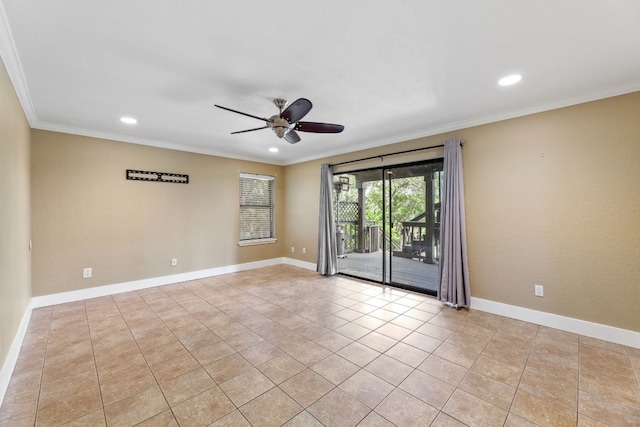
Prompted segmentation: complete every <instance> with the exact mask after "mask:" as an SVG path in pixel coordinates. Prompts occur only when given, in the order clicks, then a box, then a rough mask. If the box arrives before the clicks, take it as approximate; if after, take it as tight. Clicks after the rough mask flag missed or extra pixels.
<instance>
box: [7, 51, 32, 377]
mask: <svg viewBox="0 0 640 427" xmlns="http://www.w3.org/2000/svg"><path fill="white" fill-rule="evenodd" d="M29 138H30V137H29V123H28V122H27V119H26V117H25V115H24V113H23V112H22V107H21V105H20V102H19V101H18V97H17V96H16V93H15V91H14V89H13V86H12V84H11V81H10V80H9V77H8V75H7V72H6V70H5V68H4V64H3V63H2V62H1V61H0V367H1V366H2V365H3V364H4V362H5V360H6V359H7V355H8V353H9V349H10V347H11V344H12V342H13V340H14V338H15V336H16V333H17V331H18V327H19V325H20V321H21V320H22V316H23V314H24V312H25V309H26V308H27V304H28V302H29V298H30V296H31V254H30V253H29V237H30V227H31V217H30V215H31V208H30V201H29V149H30V142H29Z"/></svg>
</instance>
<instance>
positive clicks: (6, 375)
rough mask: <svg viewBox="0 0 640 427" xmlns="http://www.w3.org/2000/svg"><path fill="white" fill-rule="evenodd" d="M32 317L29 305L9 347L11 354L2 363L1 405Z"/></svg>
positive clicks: (0, 382)
mask: <svg viewBox="0 0 640 427" xmlns="http://www.w3.org/2000/svg"><path fill="white" fill-rule="evenodd" d="M30 319H31V307H29V305H27V308H26V309H25V310H24V314H23V315H22V320H21V321H20V325H19V326H18V332H17V333H16V336H15V338H13V342H12V343H11V347H10V348H9V354H7V358H6V359H5V360H4V363H3V364H2V370H0V406H2V401H3V400H4V395H5V394H6V392H7V387H9V381H10V380H11V374H13V369H14V368H15V367H16V362H17V361H18V355H19V354H20V349H21V348H22V341H24V336H25V334H26V333H27V327H28V326H29V320H30Z"/></svg>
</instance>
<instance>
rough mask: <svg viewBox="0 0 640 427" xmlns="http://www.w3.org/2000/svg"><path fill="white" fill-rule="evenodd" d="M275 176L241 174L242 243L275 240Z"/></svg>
mask: <svg viewBox="0 0 640 427" xmlns="http://www.w3.org/2000/svg"><path fill="white" fill-rule="evenodd" d="M274 183H275V178H274V177H273V176H266V175H254V174H249V173H241V174H240V245H241V246H242V245H253V244H260V243H273V242H275V241H276V240H275V227H274V222H275V221H274V215H273V211H274V209H273V206H274V195H275V194H274V193H275V191H274Z"/></svg>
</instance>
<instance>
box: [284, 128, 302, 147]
mask: <svg viewBox="0 0 640 427" xmlns="http://www.w3.org/2000/svg"><path fill="white" fill-rule="evenodd" d="M284 140H285V141H287V142H288V143H289V144H295V143H296V142H300V135H298V133H297V132H296V131H295V130H290V131H289V132H287V133H286V134H285V135H284Z"/></svg>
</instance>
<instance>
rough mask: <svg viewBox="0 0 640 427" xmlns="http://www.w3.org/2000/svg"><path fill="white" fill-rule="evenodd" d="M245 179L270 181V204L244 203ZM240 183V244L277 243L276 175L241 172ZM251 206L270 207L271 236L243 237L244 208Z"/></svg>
mask: <svg viewBox="0 0 640 427" xmlns="http://www.w3.org/2000/svg"><path fill="white" fill-rule="evenodd" d="M243 179H251V180H260V181H268V182H269V183H270V184H269V186H270V188H269V191H270V193H271V194H270V205H269V206H266V205H260V204H246V203H245V204H243V203H242V200H243V197H242V196H243ZM238 184H239V188H238V190H239V197H238V199H239V200H238V202H239V203H238V206H239V208H238V209H239V210H238V225H239V230H238V232H239V236H238V237H239V239H238V246H252V245H264V244H269V243H276V242H277V241H278V240H277V238H276V220H275V217H276V216H275V210H276V207H275V206H276V200H275V199H276V177H275V176H272V175H264V174H256V173H249V172H240V175H239V179H238ZM249 206H253V207H254V208H255V207H258V208H259V207H267V208H268V209H269V216H270V220H269V221H270V224H269V229H270V235H271V236H270V237H257V238H256V237H254V238H245V239H243V238H242V229H243V215H242V210H243V207H249Z"/></svg>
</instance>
